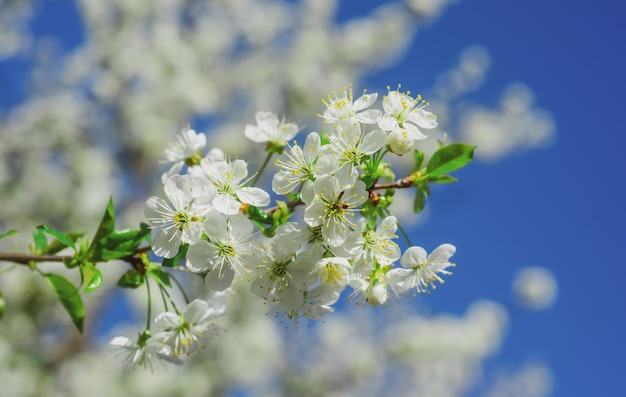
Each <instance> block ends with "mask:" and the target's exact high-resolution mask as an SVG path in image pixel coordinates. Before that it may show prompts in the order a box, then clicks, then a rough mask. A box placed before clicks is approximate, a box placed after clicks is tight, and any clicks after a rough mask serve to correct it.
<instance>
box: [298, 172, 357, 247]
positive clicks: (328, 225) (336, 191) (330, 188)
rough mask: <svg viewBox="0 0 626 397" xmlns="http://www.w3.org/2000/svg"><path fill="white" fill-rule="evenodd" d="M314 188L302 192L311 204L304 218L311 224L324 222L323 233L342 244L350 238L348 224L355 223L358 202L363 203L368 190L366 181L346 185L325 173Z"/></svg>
mask: <svg viewBox="0 0 626 397" xmlns="http://www.w3.org/2000/svg"><path fill="white" fill-rule="evenodd" d="M313 185H314V188H313V190H314V196H312V195H311V192H305V191H303V193H302V200H303V201H304V203H305V204H306V205H307V207H306V209H305V210H304V221H305V222H306V223H307V224H308V225H309V226H313V227H315V226H320V225H321V226H322V229H321V231H322V236H323V237H324V240H326V241H327V242H328V243H329V244H330V245H333V246H339V245H341V244H343V242H344V241H345V240H346V235H347V233H348V228H349V227H353V226H354V222H353V218H354V216H355V213H356V212H357V211H358V206H360V205H361V204H363V203H364V202H365V201H366V200H367V198H368V196H369V195H368V193H367V191H366V190H365V183H363V182H362V181H356V182H355V183H354V186H351V187H349V188H347V189H344V187H343V186H341V184H340V183H339V180H338V179H337V178H335V177H334V176H330V175H324V176H321V177H319V178H318V179H317V180H316V181H315V182H314V183H313Z"/></svg>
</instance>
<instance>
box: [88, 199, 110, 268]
mask: <svg viewBox="0 0 626 397" xmlns="http://www.w3.org/2000/svg"><path fill="white" fill-rule="evenodd" d="M114 230H115V210H114V208H113V197H109V203H108V204H107V208H106V210H105V211H104V215H103V216H102V220H101V221H100V225H99V226H98V230H96V234H95V235H94V236H93V240H92V241H91V245H90V246H89V250H88V253H89V255H88V257H91V259H92V260H93V261H94V262H100V261H102V258H100V257H99V256H98V255H100V254H101V252H102V249H103V246H102V244H101V240H103V239H104V238H106V237H107V236H108V235H110V234H111V233H113V231H114Z"/></svg>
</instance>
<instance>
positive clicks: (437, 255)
mask: <svg viewBox="0 0 626 397" xmlns="http://www.w3.org/2000/svg"><path fill="white" fill-rule="evenodd" d="M455 252H456V247H455V246H454V245H452V244H441V245H440V246H439V247H437V248H435V250H434V251H433V252H431V254H430V255H428V262H430V263H440V262H448V260H450V258H451V257H452V255H454V253H455Z"/></svg>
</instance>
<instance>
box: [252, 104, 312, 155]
mask: <svg viewBox="0 0 626 397" xmlns="http://www.w3.org/2000/svg"><path fill="white" fill-rule="evenodd" d="M254 117H255V119H256V123H257V125H252V124H248V125H246V129H245V131H244V135H245V136H246V138H248V139H250V140H252V141H254V142H259V143H262V142H267V143H268V147H269V148H271V149H273V150H275V151H277V152H279V153H280V152H282V150H283V148H284V147H285V144H286V143H287V142H288V141H290V140H291V139H293V138H294V137H295V136H296V134H297V133H298V131H300V128H299V127H298V125H297V124H296V123H288V122H286V121H285V119H284V118H283V119H282V120H278V117H277V116H276V114H275V113H272V112H257V113H256V114H255V116H254Z"/></svg>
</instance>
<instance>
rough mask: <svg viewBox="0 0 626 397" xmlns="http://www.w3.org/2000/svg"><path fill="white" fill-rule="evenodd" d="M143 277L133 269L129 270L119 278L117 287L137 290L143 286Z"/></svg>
mask: <svg viewBox="0 0 626 397" xmlns="http://www.w3.org/2000/svg"><path fill="white" fill-rule="evenodd" d="M143 281H144V277H143V276H142V275H141V274H139V272H138V271H137V270H135V269H130V270H128V271H127V272H126V273H124V274H123V275H122V277H120V279H119V280H118V281H117V286H118V287H122V288H132V289H135V288H138V287H140V286H142V285H143Z"/></svg>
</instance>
